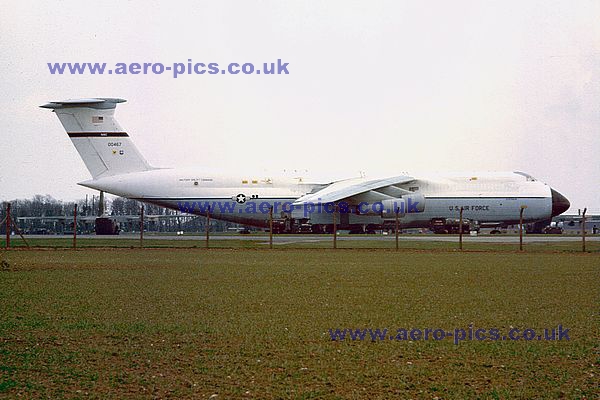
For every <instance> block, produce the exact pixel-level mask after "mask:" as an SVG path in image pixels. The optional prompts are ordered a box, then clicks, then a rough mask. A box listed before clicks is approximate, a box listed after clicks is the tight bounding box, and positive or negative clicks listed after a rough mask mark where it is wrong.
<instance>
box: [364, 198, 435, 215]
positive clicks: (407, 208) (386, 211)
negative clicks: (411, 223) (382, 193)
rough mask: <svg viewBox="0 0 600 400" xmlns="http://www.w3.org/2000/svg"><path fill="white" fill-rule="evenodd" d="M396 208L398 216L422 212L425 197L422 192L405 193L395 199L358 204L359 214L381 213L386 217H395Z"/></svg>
mask: <svg viewBox="0 0 600 400" xmlns="http://www.w3.org/2000/svg"><path fill="white" fill-rule="evenodd" d="M396 210H397V211H398V215H399V216H404V215H405V214H413V213H420V212H423V211H424V210H425V197H424V196H423V195H422V194H416V193H415V194H407V195H404V196H402V197H399V198H396V199H387V200H382V201H378V202H375V203H373V204H370V205H369V206H367V205H366V204H363V205H362V206H361V205H359V206H358V211H359V212H360V213H361V214H370V215H381V216H382V217H383V218H386V219H389V218H396Z"/></svg>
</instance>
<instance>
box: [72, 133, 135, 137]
mask: <svg viewBox="0 0 600 400" xmlns="http://www.w3.org/2000/svg"><path fill="white" fill-rule="evenodd" d="M68 135H69V137H71V138H74V137H76V138H77V137H129V135H128V134H127V132H68Z"/></svg>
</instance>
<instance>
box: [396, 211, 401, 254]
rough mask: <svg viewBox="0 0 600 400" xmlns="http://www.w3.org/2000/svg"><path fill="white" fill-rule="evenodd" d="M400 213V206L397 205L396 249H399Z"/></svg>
mask: <svg viewBox="0 0 600 400" xmlns="http://www.w3.org/2000/svg"><path fill="white" fill-rule="evenodd" d="M399 213H400V208H399V207H396V251H398V235H399V233H400V232H399V231H400V217H399V215H398V214H399Z"/></svg>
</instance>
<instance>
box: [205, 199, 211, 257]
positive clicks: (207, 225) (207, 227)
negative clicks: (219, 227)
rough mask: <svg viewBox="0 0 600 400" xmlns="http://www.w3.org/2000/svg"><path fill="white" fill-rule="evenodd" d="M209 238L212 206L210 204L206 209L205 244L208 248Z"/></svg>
mask: <svg viewBox="0 0 600 400" xmlns="http://www.w3.org/2000/svg"><path fill="white" fill-rule="evenodd" d="M209 238H210V206H208V207H207V209H206V244H205V246H206V248H207V249H208V247H209V244H208V241H209Z"/></svg>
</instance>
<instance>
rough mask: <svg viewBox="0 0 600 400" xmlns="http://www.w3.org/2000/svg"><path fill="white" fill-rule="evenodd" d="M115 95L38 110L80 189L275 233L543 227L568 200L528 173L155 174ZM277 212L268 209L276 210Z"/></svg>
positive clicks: (161, 170)
mask: <svg viewBox="0 0 600 400" xmlns="http://www.w3.org/2000/svg"><path fill="white" fill-rule="evenodd" d="M123 102H125V100H123V99H118V98H86V99H73V100H64V101H54V102H51V103H47V104H44V105H42V106H41V107H43V108H49V109H51V110H53V111H54V113H56V115H57V116H58V118H59V120H60V122H61V123H62V125H63V127H64V128H65V130H66V131H67V134H68V135H69V137H70V138H71V140H72V142H73V144H74V145H75V148H76V149H77V151H78V152H79V155H80V156H81V158H82V159H83V162H84V163H85V165H86V167H87V169H88V170H89V171H90V173H91V175H92V179H91V180H87V181H84V182H80V183H79V184H80V185H83V186H86V187H89V188H92V189H97V190H100V191H105V192H108V193H113V194H115V195H118V196H123V197H128V198H132V199H136V200H140V201H143V202H148V203H153V204H157V205H160V206H163V207H168V208H171V209H175V210H179V211H182V212H187V213H191V214H196V215H206V214H207V213H210V216H211V217H212V218H216V219H221V220H225V221H231V222H237V223H241V224H245V225H251V226H256V227H267V226H269V219H270V213H272V215H273V220H274V231H277V232H304V231H310V232H330V231H331V230H332V226H333V222H334V218H335V221H336V224H337V227H338V228H339V229H350V230H354V231H357V230H359V231H360V230H365V229H367V230H368V229H373V228H374V227H384V226H386V225H388V224H394V223H395V221H396V218H398V220H399V222H400V226H401V227H402V228H430V229H433V230H434V231H436V232H449V231H452V230H453V229H454V228H456V227H457V221H458V217H459V213H460V210H461V208H462V210H463V218H464V220H466V221H469V222H470V223H471V224H472V225H474V226H478V227H485V226H499V227H500V226H506V225H510V224H516V223H518V222H519V214H520V211H521V209H522V208H524V211H523V217H524V222H526V223H529V222H535V221H540V220H547V219H550V218H551V217H553V216H556V215H559V214H561V213H563V212H564V211H566V210H567V209H568V208H569V206H570V204H569V201H568V200H567V199H566V198H565V197H564V196H563V195H561V194H560V193H558V192H557V191H556V190H554V189H552V188H551V187H550V186H548V185H547V184H545V183H543V182H540V181H538V180H536V179H534V178H533V177H532V176H530V175H528V174H526V173H522V172H508V173H478V172H477V173H470V174H445V175H437V176H408V175H399V176H391V177H383V178H366V177H362V176H361V177H354V178H350V179H345V180H339V181H334V182H319V183H318V182H308V181H305V180H304V179H302V178H297V177H275V176H250V175H245V174H244V173H242V174H241V175H239V176H222V175H215V174H212V173H207V172H206V171H203V169H201V168H200V169H169V168H155V167H152V166H151V165H150V164H149V163H148V162H147V161H146V160H145V159H144V157H143V156H142V155H141V154H140V152H139V151H138V150H137V148H136V147H135V146H134V144H133V143H132V141H131V139H130V138H129V135H128V134H127V132H125V131H124V130H123V129H122V128H121V126H120V125H119V124H118V122H117V121H116V120H115V118H114V112H115V109H116V106H117V104H119V103H123ZM271 208H272V209H271Z"/></svg>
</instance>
